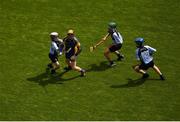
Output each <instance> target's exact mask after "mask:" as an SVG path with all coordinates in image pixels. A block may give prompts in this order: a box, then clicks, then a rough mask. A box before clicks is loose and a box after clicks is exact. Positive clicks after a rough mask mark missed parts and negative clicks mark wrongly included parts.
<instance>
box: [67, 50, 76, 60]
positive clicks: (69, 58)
mask: <svg viewBox="0 0 180 122" xmlns="http://www.w3.org/2000/svg"><path fill="white" fill-rule="evenodd" d="M74 55H75V53H73V52H69V53H66V59H68V60H70V61H74V60H72V59H71V57H72V56H74Z"/></svg>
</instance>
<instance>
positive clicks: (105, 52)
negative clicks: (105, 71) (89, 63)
mask: <svg viewBox="0 0 180 122" xmlns="http://www.w3.org/2000/svg"><path fill="white" fill-rule="evenodd" d="M104 56H105V57H106V59H107V60H108V61H109V62H111V58H110V51H109V48H106V50H105V51H104Z"/></svg>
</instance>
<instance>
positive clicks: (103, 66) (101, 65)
mask: <svg viewBox="0 0 180 122" xmlns="http://www.w3.org/2000/svg"><path fill="white" fill-rule="evenodd" d="M89 67H90V68H89V69H87V70H86V71H87V72H91V71H96V72H100V71H104V70H107V69H109V68H111V67H110V66H108V62H107V61H102V62H100V63H99V64H90V65H89Z"/></svg>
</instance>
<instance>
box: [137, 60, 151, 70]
mask: <svg viewBox="0 0 180 122" xmlns="http://www.w3.org/2000/svg"><path fill="white" fill-rule="evenodd" d="M153 67H154V62H153V61H151V62H149V63H148V64H144V63H142V64H140V65H139V69H142V70H148V69H149V68H153Z"/></svg>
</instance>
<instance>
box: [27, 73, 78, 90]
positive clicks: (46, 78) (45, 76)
mask: <svg viewBox="0 0 180 122" xmlns="http://www.w3.org/2000/svg"><path fill="white" fill-rule="evenodd" d="M67 72H68V71H64V72H62V73H60V74H58V73H57V74H55V75H51V74H49V73H48V72H44V73H42V74H39V75H37V76H35V77H31V78H27V80H28V81H31V82H35V83H38V84H39V85H40V86H43V87H45V86H47V85H48V84H63V82H64V81H69V80H73V79H76V78H78V77H80V75H78V76H75V77H71V78H68V79H64V78H62V76H63V75H64V74H65V73H67Z"/></svg>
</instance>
